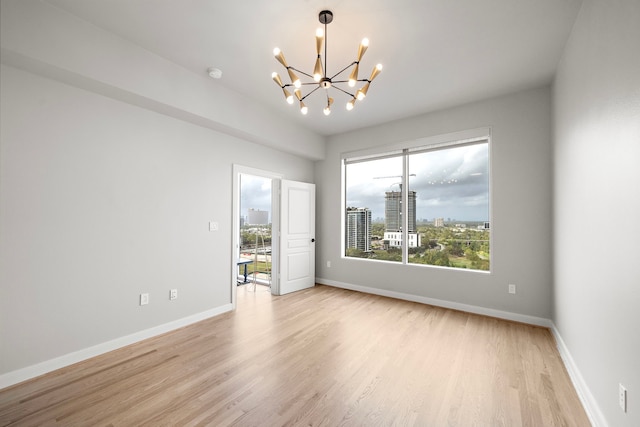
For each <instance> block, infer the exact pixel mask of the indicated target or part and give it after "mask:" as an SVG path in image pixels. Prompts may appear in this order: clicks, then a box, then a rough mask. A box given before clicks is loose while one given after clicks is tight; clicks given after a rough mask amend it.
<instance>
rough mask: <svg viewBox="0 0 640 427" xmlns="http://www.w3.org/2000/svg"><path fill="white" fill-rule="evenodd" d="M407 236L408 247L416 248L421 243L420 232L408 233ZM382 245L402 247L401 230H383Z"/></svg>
mask: <svg viewBox="0 0 640 427" xmlns="http://www.w3.org/2000/svg"><path fill="white" fill-rule="evenodd" d="M407 237H408V239H409V247H410V248H417V247H418V246H420V245H421V244H422V239H421V238H420V233H408V234H407ZM384 245H385V247H386V248H387V249H388V248H400V247H402V232H401V231H397V232H392V231H385V232H384Z"/></svg>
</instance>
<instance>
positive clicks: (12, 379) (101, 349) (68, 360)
mask: <svg viewBox="0 0 640 427" xmlns="http://www.w3.org/2000/svg"><path fill="white" fill-rule="evenodd" d="M232 309H233V306H232V305H231V304H225V305H222V306H220V307H216V308H213V309H211V310H207V311H203V312H202V313H197V314H194V315H191V316H188V317H183V318H182V319H178V320H174V321H171V322H168V323H164V324H162V325H158V326H154V327H152V328H149V329H145V330H143V331H139V332H135V333H133V334H131V335H126V336H124V337H120V338H116V339H114V340H111V341H107V342H104V343H101V344H97V345H94V346H92V347H88V348H85V349H82V350H78V351H75V352H73V353H69V354H65V355H64V356H60V357H56V358H55V359H50V360H46V361H44V362H41V363H38V364H35V365H31V366H27V367H26V368H21V369H18V370H16V371H12V372H8V373H6V374H2V375H0V390H1V389H3V388H6V387H9V386H12V385H14V384H18V383H20V382H23V381H26V380H29V379H32V378H35V377H37V376H40V375H43V374H46V373H49V372H51V371H55V370H56V369H60V368H64V367H66V366H69V365H73V364H74V363H78V362H81V361H83V360H87V359H90V358H92V357H96V356H99V355H101V354H104V353H107V352H109V351H112V350H116V349H119V348H122V347H125V346H128V345H131V344H135V343H137V342H139V341H143V340H145V339H148V338H152V337H155V336H157V335H161V334H164V333H166V332H170V331H173V330H175V329H178V328H182V327H183V326H187V325H191V324H193V323H197V322H200V321H202V320H205V319H209V318H211V317H215V316H218V315H220V314H222V313H226V312H228V311H231V310H232Z"/></svg>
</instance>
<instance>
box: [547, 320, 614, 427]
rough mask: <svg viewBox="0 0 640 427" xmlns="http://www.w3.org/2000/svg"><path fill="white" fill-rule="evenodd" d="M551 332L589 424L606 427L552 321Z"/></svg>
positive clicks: (603, 418)
mask: <svg viewBox="0 0 640 427" xmlns="http://www.w3.org/2000/svg"><path fill="white" fill-rule="evenodd" d="M551 332H552V333H553V337H554V338H555V340H556V346H557V347H558V352H559V353H560V357H561V358H562V361H563V362H564V366H565V368H566V369H567V373H568V374H569V378H571V382H572V383H573V387H574V388H575V389H576V393H578V397H579V398H580V401H581V402H582V406H583V407H584V410H585V412H586V413H587V416H588V417H589V421H591V424H592V425H593V426H595V427H608V425H609V424H608V423H607V420H606V419H605V417H604V414H603V413H602V411H601V410H600V406H599V405H598V402H597V401H596V399H595V398H594V397H593V394H591V390H589V387H588V386H587V383H586V382H585V380H584V378H583V377H582V374H581V373H580V370H579V369H578V366H577V365H576V362H575V361H574V360H573V357H572V356H571V353H570V352H569V348H568V347H567V345H566V344H565V342H564V340H563V339H562V336H561V335H560V331H558V328H556V325H555V324H554V323H553V322H551Z"/></svg>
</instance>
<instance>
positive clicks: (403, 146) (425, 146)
mask: <svg viewBox="0 0 640 427" xmlns="http://www.w3.org/2000/svg"><path fill="white" fill-rule="evenodd" d="M491 131H492V129H491V127H482V128H476V129H469V130H464V131H460V132H453V133H447V134H442V135H435V136H429V137H423V138H419V139H415V140H408V141H404V142H400V143H395V144H389V145H383V146H377V147H372V148H367V149H362V150H356V151H348V152H343V153H341V154H340V174H341V192H340V195H341V202H340V203H341V208H342V209H341V233H340V234H341V254H340V256H341V258H342V259H345V260H349V261H353V260H355V261H356V262H357V261H364V262H382V263H391V264H394V265H403V266H415V267H427V268H439V269H446V270H456V271H467V272H475V273H482V274H491V272H492V270H493V269H492V266H493V264H494V262H495V258H494V252H493V249H494V245H493V234H494V233H493V230H494V222H493V215H492V212H493V209H492V205H493V191H492V189H493V179H492V175H493V173H492V163H493V162H492V143H491V139H492V138H491V136H492V135H491V133H492V132H491ZM483 141H486V143H487V150H488V162H489V165H488V174H489V176H488V182H489V188H488V193H489V194H488V197H489V206H488V210H489V212H488V222H489V223H490V224H491V232H490V233H489V248H490V255H491V262H490V263H489V270H475V269H468V268H459V267H444V266H437V265H431V264H418V263H410V262H409V245H408V244H407V243H408V237H409V236H408V234H409V230H408V229H409V215H408V212H407V211H408V209H409V203H403V211H402V217H403V220H402V222H403V225H402V242H403V244H402V261H401V262H397V261H387V260H378V259H369V258H359V257H350V256H347V255H346V231H347V229H346V228H347V225H346V208H347V200H346V196H347V194H346V193H347V191H346V169H347V165H348V164H353V163H360V162H368V161H373V160H378V159H384V158H391V157H402V169H403V170H402V182H403V183H408V182H409V180H408V178H409V157H410V156H411V155H412V154H419V153H424V152H429V151H436V150H443V149H447V148H453V147H462V146H465V145H475V144H479V143H482V142H483ZM410 191H411V190H410V186H409V185H402V200H409V192H410Z"/></svg>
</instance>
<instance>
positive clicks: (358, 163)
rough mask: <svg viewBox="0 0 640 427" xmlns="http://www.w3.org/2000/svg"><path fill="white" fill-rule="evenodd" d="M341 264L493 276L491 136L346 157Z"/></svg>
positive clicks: (415, 144) (415, 145)
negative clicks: (379, 263)
mask: <svg viewBox="0 0 640 427" xmlns="http://www.w3.org/2000/svg"><path fill="white" fill-rule="evenodd" d="M343 161H344V169H343V170H344V183H345V193H344V194H345V200H344V212H345V216H344V218H345V223H344V256H345V257H354V258H365V259H371V260H383V261H391V262H397V263H404V264H423V265H436V266H441V267H451V268H466V269H473V270H485V271H488V270H489V267H490V263H491V256H490V254H491V252H490V240H491V239H490V233H491V230H490V226H489V224H490V222H489V200H490V198H489V138H488V136H482V137H474V138H467V139H462V140H461V139H458V140H455V141H446V142H442V141H439V142H438V143H437V144H436V143H432V144H424V145H421V144H417V143H414V144H413V145H408V146H407V147H406V148H400V149H395V150H394V151H387V152H380V153H373V154H372V153H366V154H358V153H355V154H350V155H345V156H344V158H343Z"/></svg>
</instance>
